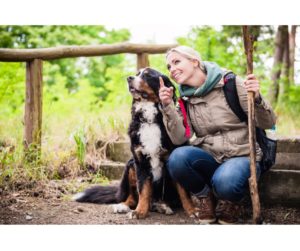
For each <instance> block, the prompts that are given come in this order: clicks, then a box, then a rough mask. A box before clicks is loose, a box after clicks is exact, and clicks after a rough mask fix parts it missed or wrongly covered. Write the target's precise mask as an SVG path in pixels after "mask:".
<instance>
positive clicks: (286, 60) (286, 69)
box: [279, 25, 290, 100]
mask: <svg viewBox="0 0 300 251" xmlns="http://www.w3.org/2000/svg"><path fill="white" fill-rule="evenodd" d="M282 43H283V45H284V51H283V65H282V66H283V71H282V81H281V85H280V97H279V98H280V99H281V100H285V99H287V98H288V93H289V78H290V46H289V28H288V26H287V25H285V26H284V29H283V34H282Z"/></svg>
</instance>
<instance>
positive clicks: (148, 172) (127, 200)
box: [76, 68, 195, 218]
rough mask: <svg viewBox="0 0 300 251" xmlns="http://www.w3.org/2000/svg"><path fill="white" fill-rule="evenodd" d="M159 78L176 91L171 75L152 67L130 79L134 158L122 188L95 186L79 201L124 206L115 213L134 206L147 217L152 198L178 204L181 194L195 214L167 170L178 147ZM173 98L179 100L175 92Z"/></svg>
mask: <svg viewBox="0 0 300 251" xmlns="http://www.w3.org/2000/svg"><path fill="white" fill-rule="evenodd" d="M159 78H162V79H163V82H164V85H165V86H166V87H173V88H174V93H175V86H174V85H173V84H172V82H171V81H170V80H169V78H168V77H167V76H165V75H163V74H161V73H160V72H158V71H156V70H154V69H151V68H145V69H142V70H140V71H139V73H138V74H137V75H136V76H130V77H128V78H127V82H128V88H129V91H130V93H131V95H132V97H133V101H132V110H131V114H132V118H131V123H130V126H129V130H128V135H129V137H130V142H131V152H132V155H133V158H132V159H130V160H129V161H128V163H127V165H126V168H125V170H124V173H123V177H122V179H121V182H120V185H119V187H115V186H107V187H104V186H97V187H93V188H90V189H87V190H86V191H84V193H83V194H80V195H79V196H78V197H77V198H76V201H78V202H92V203H102V204H103V203H120V202H121V203H122V204H123V206H125V207H123V208H122V209H118V208H116V209H115V212H124V208H125V211H126V212H127V211H129V208H131V209H135V210H134V211H133V216H134V217H137V218H144V217H146V216H147V214H148V211H149V210H150V209H151V208H150V207H151V204H152V205H154V204H153V203H152V202H153V201H163V202H166V203H168V205H169V206H172V207H175V206H178V205H180V200H179V197H180V199H181V202H182V204H183V206H184V208H185V210H186V211H187V213H188V214H189V215H191V214H193V213H195V210H194V208H193V207H192V204H191V201H190V198H189V196H188V193H186V192H185V190H184V189H183V188H181V186H180V185H179V184H175V182H173V181H172V180H171V178H170V176H169V174H168V172H167V168H166V160H167V159H168V157H169V154H170V153H171V151H172V150H173V149H174V148H175V147H176V146H175V145H174V144H173V143H172V141H171V140H170V138H169V136H168V134H167V131H166V128H165V126H164V123H163V115H162V113H161V110H160V109H161V108H160V100H159V88H160V80H159ZM173 101H174V103H175V102H176V96H175V94H174V96H173ZM178 186H179V187H180V188H178ZM176 188H177V189H179V190H178V192H179V195H180V196H178V193H177V191H176ZM186 203H187V204H188V205H187V206H185V204H186ZM169 212H170V211H169Z"/></svg>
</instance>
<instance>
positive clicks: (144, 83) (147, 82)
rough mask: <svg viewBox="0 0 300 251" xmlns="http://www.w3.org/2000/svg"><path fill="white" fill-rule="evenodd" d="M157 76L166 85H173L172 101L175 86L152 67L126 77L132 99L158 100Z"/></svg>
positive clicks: (156, 101)
mask: <svg viewBox="0 0 300 251" xmlns="http://www.w3.org/2000/svg"><path fill="white" fill-rule="evenodd" d="M159 77H161V78H162V79H163V81H164V84H165V86H166V87H173V90H174V95H173V101H174V102H175V101H176V95H175V86H174V85H173V84H172V82H171V81H170V79H169V78H168V77H167V76H166V75H163V74H162V73H160V72H158V71H156V70H154V69H152V68H149V67H147V68H144V69H141V70H140V71H139V72H138V73H137V74H136V76H129V77H128V78H127V82H128V88H129V91H130V93H131V95H132V97H133V99H134V100H138V101H141V100H147V101H151V102H154V103H158V102H159V88H160V84H159Z"/></svg>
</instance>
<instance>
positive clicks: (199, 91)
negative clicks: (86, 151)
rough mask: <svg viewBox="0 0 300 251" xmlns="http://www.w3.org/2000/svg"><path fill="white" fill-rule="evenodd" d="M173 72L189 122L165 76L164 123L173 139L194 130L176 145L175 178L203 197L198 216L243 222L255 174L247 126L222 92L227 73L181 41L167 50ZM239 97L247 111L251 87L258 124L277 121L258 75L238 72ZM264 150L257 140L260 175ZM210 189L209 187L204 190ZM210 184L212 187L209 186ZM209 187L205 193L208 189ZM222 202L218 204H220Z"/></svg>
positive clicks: (172, 161)
mask: <svg viewBox="0 0 300 251" xmlns="http://www.w3.org/2000/svg"><path fill="white" fill-rule="evenodd" d="M166 62H167V68H168V70H169V73H170V77H171V78H172V79H173V80H174V81H175V82H176V83H177V84H178V85H179V92H180V96H181V97H183V98H184V99H185V100H186V110H187V113H186V114H187V124H188V127H189V130H190V131H187V126H185V125H184V122H185V124H186V121H184V120H183V116H182V113H181V112H180V111H178V110H177V109H176V108H175V106H174V105H173V102H172V96H173V91H174V90H173V89H172V88H167V87H165V86H164V84H163V81H162V80H161V88H160V91H159V97H160V100H161V103H162V110H163V116H164V123H165V126H166V128H167V131H168V134H169V136H170V138H171V140H172V141H173V143H174V144H177V145H181V144H183V143H184V142H186V141H187V140H188V139H190V138H191V137H192V136H193V135H194V138H193V139H194V140H193V141H192V142H191V145H192V146H191V145H190V146H182V147H178V148H177V149H175V150H174V151H173V152H172V153H171V155H170V158H169V160H168V170H169V172H170V174H171V176H172V178H173V179H174V180H175V181H177V182H179V183H180V184H181V185H182V186H184V187H185V188H186V189H187V190H189V191H191V193H192V194H193V195H195V196H196V197H197V198H198V201H199V207H200V211H199V220H200V222H202V223H212V222H215V221H216V218H218V222H219V223H220V224H234V223H237V222H238V217H239V216H240V212H241V209H242V207H241V203H240V202H241V200H242V199H243V197H244V195H245V194H246V192H247V191H248V178H249V177H250V161H249V154H250V152H249V140H248V126H247V124H246V123H245V122H241V121H240V119H239V118H238V117H237V116H236V115H235V114H234V113H233V111H232V110H231V109H230V107H229V105H228V103H227V101H226V99H225V96H224V92H223V88H222V87H223V85H224V80H223V76H224V74H225V73H226V71H225V70H222V69H221V68H220V67H219V66H218V65H217V64H215V63H212V62H205V61H202V60H201V58H200V55H199V54H198V53H197V52H196V51H195V50H194V49H192V48H190V47H187V46H178V47H175V48H173V49H171V50H169V51H168V52H167V54H166ZM236 86H237V92H238V97H239V101H240V104H241V107H242V108H243V110H244V111H245V112H246V113H247V112H248V111H247V110H248V109H247V91H252V92H254V93H255V116H256V121H255V122H256V126H258V127H260V128H263V129H267V128H272V126H273V125H274V124H275V115H274V113H273V111H272V108H271V106H270V105H269V104H267V102H266V101H265V100H264V99H263V97H262V96H261V94H260V92H259V87H260V86H259V81H258V80H257V79H256V77H255V76H254V75H253V74H250V75H248V76H247V77H246V80H245V81H243V80H242V79H241V78H240V77H238V76H237V77H236ZM261 158H262V152H261V149H260V148H259V145H258V144H257V145H256V160H257V162H256V167H257V177H259V176H260V164H259V161H260V160H261ZM204 188H206V189H204ZM207 188H208V189H207ZM205 190H206V192H205ZM216 202H217V204H216Z"/></svg>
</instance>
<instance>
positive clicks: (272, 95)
mask: <svg viewBox="0 0 300 251" xmlns="http://www.w3.org/2000/svg"><path fill="white" fill-rule="evenodd" d="M285 26H286V25H279V27H278V30H277V33H276V38H275V52H274V63H273V69H272V75H271V80H272V85H271V86H270V89H269V100H270V102H271V104H272V105H273V106H275V105H276V103H277V100H278V94H279V79H280V74H281V66H282V61H283V52H284V43H283V40H284V39H283V34H284V29H285Z"/></svg>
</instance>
